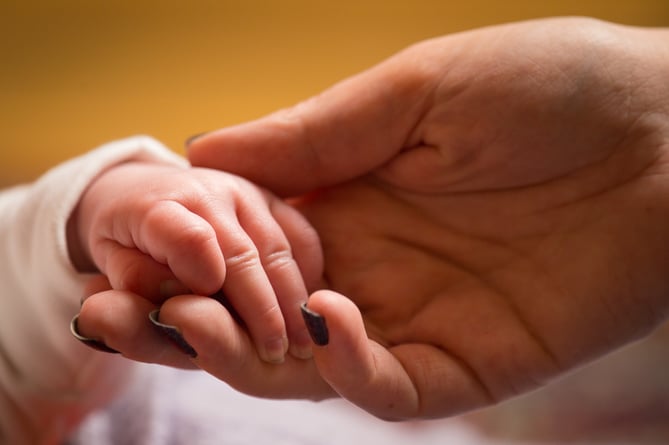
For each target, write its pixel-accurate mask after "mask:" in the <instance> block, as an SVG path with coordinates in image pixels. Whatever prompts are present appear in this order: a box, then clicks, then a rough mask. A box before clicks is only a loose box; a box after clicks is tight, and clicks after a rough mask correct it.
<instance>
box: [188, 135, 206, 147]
mask: <svg viewBox="0 0 669 445" xmlns="http://www.w3.org/2000/svg"><path fill="white" fill-rule="evenodd" d="M207 133H209V132H208V131H205V132H202V133H198V134H194V135H193V136H191V137H189V138H187V139H186V140H185V141H184V147H186V148H188V147H190V144H192V143H193V142H195V140H196V139H199V138H201V137H202V136H204V135H205V134H207Z"/></svg>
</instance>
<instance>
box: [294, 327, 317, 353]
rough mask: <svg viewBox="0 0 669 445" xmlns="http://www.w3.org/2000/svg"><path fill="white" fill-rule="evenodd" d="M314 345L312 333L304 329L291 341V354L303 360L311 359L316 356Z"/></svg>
mask: <svg viewBox="0 0 669 445" xmlns="http://www.w3.org/2000/svg"><path fill="white" fill-rule="evenodd" d="M312 345H313V342H312V340H311V334H310V333H309V331H308V330H307V329H304V331H302V332H300V333H299V334H298V335H296V336H295V338H294V339H293V340H292V341H291V342H290V348H289V351H290V355H292V356H293V357H295V358H299V359H302V360H307V359H310V358H311V357H313V356H314V353H313V350H312Z"/></svg>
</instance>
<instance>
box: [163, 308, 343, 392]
mask: <svg viewBox="0 0 669 445" xmlns="http://www.w3.org/2000/svg"><path fill="white" fill-rule="evenodd" d="M160 322H161V323H165V324H167V325H170V326H175V327H178V329H179V332H180V333H181V334H182V336H183V338H184V340H185V341H186V342H187V343H188V344H189V345H190V346H191V347H192V348H193V350H194V351H196V357H195V358H193V362H194V363H195V364H197V365H198V367H200V368H201V369H203V370H204V371H207V372H208V373H210V374H212V375H213V376H215V377H217V378H219V379H221V380H223V381H225V382H226V383H228V384H229V385H231V386H232V387H234V388H236V389H237V390H239V391H241V392H244V393H246V394H249V395H254V396H260V397H269V398H309V399H323V398H328V397H333V396H335V395H336V394H335V393H334V392H333V391H332V389H331V388H330V387H329V386H328V385H327V384H326V383H325V382H324V381H323V379H322V378H321V377H320V376H319V374H318V371H317V369H316V367H315V365H314V362H313V360H301V359H296V358H294V357H291V356H290V355H289V356H286V360H285V361H284V362H283V363H282V364H272V363H267V362H266V361H264V360H262V359H261V358H260V357H259V356H258V353H257V351H256V347H255V344H254V342H253V340H252V339H251V338H250V337H249V335H248V332H247V331H246V330H245V329H244V328H243V327H242V326H240V325H239V324H238V323H237V322H236V321H235V318H234V316H233V315H232V314H230V312H228V311H227V310H226V309H225V307H223V305H221V304H220V303H219V302H218V301H216V300H215V299H213V298H207V297H202V296H196V295H180V296H177V297H174V298H170V299H169V300H167V301H166V302H165V304H163V306H161V309H160Z"/></svg>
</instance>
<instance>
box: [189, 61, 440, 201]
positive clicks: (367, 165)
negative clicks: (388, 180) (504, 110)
mask: <svg viewBox="0 0 669 445" xmlns="http://www.w3.org/2000/svg"><path fill="white" fill-rule="evenodd" d="M414 51H415V50H412V49H409V50H407V51H405V52H403V53H400V54H399V55H397V56H395V57H393V58H391V59H389V60H387V61H386V62H384V63H381V64H380V65H377V66H376V67H374V68H372V69H370V70H368V71H366V72H363V73H361V74H359V75H357V76H354V77H352V78H350V79H347V80H345V81H343V82H341V83H339V84H337V85H335V86H334V87H332V88H330V89H329V90H327V91H325V92H324V93H322V94H320V95H318V96H316V97H313V98H311V99H309V100H307V101H305V102H303V103H300V104H298V105H297V106H294V107H292V108H289V109H285V110H282V111H279V112H277V113H274V114H271V115H269V116H267V117H264V118H262V119H259V120H257V121H254V122H251V123H246V124H242V125H239V126H235V127H231V128H225V129H221V130H218V131H214V132H211V133H208V134H206V135H203V136H200V137H198V138H196V139H194V140H192V142H191V143H190V144H189V146H188V157H189V159H190V161H191V163H192V164H193V165H198V166H206V167H211V168H218V169H223V170H226V171H230V172H232V173H236V174H239V175H241V176H244V177H246V178H249V179H251V180H252V181H253V182H255V183H258V184H261V185H264V186H265V187H267V188H269V189H270V190H272V191H273V192H275V193H277V194H280V195H282V196H291V195H298V194H302V193H304V192H306V191H310V190H313V189H316V188H318V187H322V186H327V185H332V184H335V183H339V182H343V181H346V180H349V179H352V178H355V177H357V176H360V175H361V174H364V173H366V172H369V171H371V170H373V169H374V168H376V167H378V166H380V165H382V164H384V163H385V162H386V161H387V160H389V159H391V158H392V157H393V156H394V155H395V154H396V153H397V152H399V151H400V150H401V149H403V148H404V147H406V146H411V145H413V144H415V143H417V142H418V141H410V140H409V138H410V135H411V133H412V130H413V129H414V127H415V125H416V123H417V122H418V121H419V120H420V118H421V116H422V114H423V112H424V109H425V108H426V106H427V105H428V103H429V98H430V96H431V93H432V91H433V90H434V88H435V86H434V84H435V82H436V77H435V76H434V75H433V74H432V73H431V71H430V70H429V69H427V68H426V66H425V64H419V63H415V62H416V58H415V57H414V55H413V52H414ZM296 172H299V173H298V174H296Z"/></svg>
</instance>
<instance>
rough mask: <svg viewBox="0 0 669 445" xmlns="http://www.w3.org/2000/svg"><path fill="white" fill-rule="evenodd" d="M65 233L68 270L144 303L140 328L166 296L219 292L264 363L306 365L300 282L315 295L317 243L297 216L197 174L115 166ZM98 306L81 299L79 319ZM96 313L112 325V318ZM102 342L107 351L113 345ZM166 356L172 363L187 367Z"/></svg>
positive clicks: (226, 178)
mask: <svg viewBox="0 0 669 445" xmlns="http://www.w3.org/2000/svg"><path fill="white" fill-rule="evenodd" d="M69 235H70V236H69V241H70V253H71V256H72V258H73V261H74V263H75V266H76V267H77V268H78V269H79V270H81V271H100V272H101V273H103V274H104V276H105V278H104V280H102V282H100V281H98V282H95V283H92V286H98V285H103V286H110V287H112V288H113V289H115V290H118V291H125V292H130V293H133V294H137V295H142V297H144V298H137V299H135V300H134V302H133V303H134V306H135V314H134V317H137V318H136V320H137V324H139V317H141V316H147V314H148V312H150V311H151V310H152V308H153V309H155V308H156V307H158V306H159V304H160V303H161V302H162V301H164V300H165V299H167V298H169V297H171V296H174V295H177V294H183V293H191V292H193V293H196V294H201V295H210V294H213V293H215V292H217V291H218V290H220V289H222V290H223V292H224V293H225V295H226V296H227V298H228V300H229V301H230V303H231V304H232V306H233V307H234V308H235V309H236V310H237V312H238V313H239V315H240V316H241V318H242V319H243V320H244V323H245V324H246V326H247V328H248V331H249V333H250V336H251V338H252V339H253V341H254V344H255V345H256V348H257V350H258V356H259V357H260V358H261V359H262V360H265V361H267V362H270V363H280V362H282V361H283V360H284V358H285V354H286V353H287V352H288V348H289V347H290V348H291V352H292V353H293V355H294V356H295V357H299V358H309V357H311V340H310V338H309V334H308V332H307V331H306V328H305V327H304V324H303V322H302V319H301V317H300V314H299V305H300V304H301V303H303V302H304V301H306V298H307V296H308V291H307V287H306V286H307V285H306V284H305V280H307V283H308V285H309V286H310V287H311V288H314V287H315V286H316V283H318V281H317V280H319V279H320V275H321V269H322V253H321V251H320V246H319V242H318V236H317V234H316V233H315V232H314V230H313V229H312V228H311V227H310V226H309V224H308V222H307V221H306V220H305V219H304V217H303V216H302V215H301V214H300V213H299V212H297V211H296V210H294V209H293V208H292V207H290V206H288V205H287V204H285V203H284V202H283V201H282V200H280V199H278V198H276V197H275V196H274V195H272V194H270V193H268V192H267V191H264V190H261V189H259V188H258V187H256V186H254V185H253V184H251V183H249V182H248V181H246V180H244V179H242V178H239V177H235V176H233V175H230V174H227V173H223V172H219V171H214V170H210V169H204V168H188V169H184V168H180V167H174V166H165V165H156V164H150V163H139V162H129V163H125V164H120V165H117V166H114V167H112V168H110V169H108V170H107V171H105V172H103V173H102V174H101V175H99V177H98V178H96V180H95V181H94V182H93V183H92V184H91V185H90V186H89V188H88V189H87V190H86V192H85V193H84V195H83V197H82V199H81V201H80V203H79V205H78V208H77V209H76V211H75V213H74V215H73V217H72V218H71V219H70V222H69ZM303 277H304V278H303ZM107 280H108V282H107ZM107 298H114V297H113V295H112V296H108V297H107ZM104 299H105V298H104V296H103V295H99V294H98V295H94V296H92V297H90V298H89V299H87V301H85V304H84V305H83V306H82V315H84V316H85V314H86V313H87V312H88V311H90V310H94V309H95V307H96V306H95V304H96V302H97V303H99V304H101V305H103V306H104V304H105V301H104ZM290 308H294V310H290ZM284 314H285V317H284ZM103 315H105V316H106V317H107V320H106V322H108V323H111V324H114V323H116V321H115V318H116V317H117V316H118V315H117V314H116V313H115V312H113V310H112V311H108V312H106V313H105V314H103ZM131 319H132V318H131ZM125 321H127V320H125ZM102 322H105V320H102ZM147 322H148V318H145V320H143V323H142V324H144V325H146V323H147ZM120 323H121V325H123V324H124V321H120ZM80 324H82V325H83V326H82V328H83V329H85V327H86V322H85V320H84V321H83V322H80ZM138 340H141V341H139V342H138V345H140V347H141V348H142V349H143V350H146V351H152V353H156V354H162V353H161V352H160V351H161V350H164V349H166V348H170V346H169V345H168V344H167V343H165V341H164V339H163V338H161V337H159V336H158V335H157V334H156V333H155V332H151V331H149V330H146V329H145V330H144V331H143V333H142V334H141V335H140V336H139V337H138ZM104 341H105V342H106V344H107V345H108V346H110V347H112V348H113V347H114V343H115V341H114V339H113V338H107V337H105V339H104ZM171 349H172V348H170V349H169V350H170V351H171ZM119 350H121V349H119ZM123 352H126V351H123ZM168 355H169V354H168ZM129 357H130V358H135V357H134V356H133V355H132V354H129ZM172 357H173V358H171V357H168V358H167V361H169V362H170V364H173V365H175V366H185V367H192V366H193V365H192V363H190V362H188V360H186V359H185V357H181V356H174V354H172Z"/></svg>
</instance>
